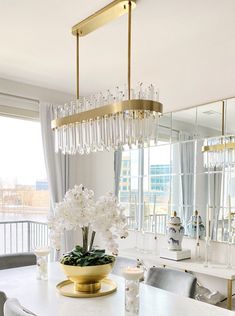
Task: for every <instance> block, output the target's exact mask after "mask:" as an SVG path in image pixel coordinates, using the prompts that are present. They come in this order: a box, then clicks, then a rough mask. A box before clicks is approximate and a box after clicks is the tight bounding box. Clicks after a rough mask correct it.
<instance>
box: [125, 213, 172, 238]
mask: <svg viewBox="0 0 235 316" xmlns="http://www.w3.org/2000/svg"><path fill="white" fill-rule="evenodd" d="M155 217H156V218H155V220H154V216H153V215H148V216H145V217H144V223H143V229H144V230H145V231H148V232H152V233H154V232H156V233H157V234H165V233H166V223H167V218H168V215H167V214H156V215H155ZM127 223H128V227H129V229H135V228H136V221H135V218H134V217H133V216H128V217H127Z"/></svg>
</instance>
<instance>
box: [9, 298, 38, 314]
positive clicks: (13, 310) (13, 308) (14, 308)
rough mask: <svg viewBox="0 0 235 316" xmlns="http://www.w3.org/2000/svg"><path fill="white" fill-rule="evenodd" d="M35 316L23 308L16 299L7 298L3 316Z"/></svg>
mask: <svg viewBox="0 0 235 316" xmlns="http://www.w3.org/2000/svg"><path fill="white" fill-rule="evenodd" d="M30 315H33V316H37V315H36V314H34V313H33V312H31V311H30V310H28V309H26V308H25V307H23V306H22V305H21V304H20V302H19V301H18V300H17V299H16V298H8V299H7V300H6V302H5V304H4V316H30Z"/></svg>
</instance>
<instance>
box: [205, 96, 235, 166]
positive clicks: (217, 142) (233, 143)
mask: <svg viewBox="0 0 235 316" xmlns="http://www.w3.org/2000/svg"><path fill="white" fill-rule="evenodd" d="M202 152H203V155H204V166H205V167H206V168H217V167H218V168H221V167H224V166H231V165H233V164H234V163H235V136H234V135H226V136H225V101H222V119H221V136H219V137H214V138H208V139H206V140H205V141H204V146H203V147H202Z"/></svg>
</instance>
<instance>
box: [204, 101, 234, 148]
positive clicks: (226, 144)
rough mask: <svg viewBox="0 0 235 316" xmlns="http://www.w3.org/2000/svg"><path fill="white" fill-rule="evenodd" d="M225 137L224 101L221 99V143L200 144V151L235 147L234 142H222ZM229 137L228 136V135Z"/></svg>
mask: <svg viewBox="0 0 235 316" xmlns="http://www.w3.org/2000/svg"><path fill="white" fill-rule="evenodd" d="M224 137H225V101H224V100H223V101H222V121H221V144H216V145H210V146H202V152H203V153H207V152H209V153H210V152H221V151H225V150H227V149H231V150H232V149H235V142H227V143H226V142H224ZM228 137H229V136H228Z"/></svg>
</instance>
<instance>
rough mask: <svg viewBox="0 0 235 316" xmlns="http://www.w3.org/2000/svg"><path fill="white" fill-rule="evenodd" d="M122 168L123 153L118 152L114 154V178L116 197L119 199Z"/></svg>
mask: <svg viewBox="0 0 235 316" xmlns="http://www.w3.org/2000/svg"><path fill="white" fill-rule="evenodd" d="M121 167H122V151H121V150H120V149H119V150H116V151H115V153H114V176H115V184H114V185H115V188H114V190H115V191H114V192H115V195H116V196H117V197H118V192H119V183H120V176H121Z"/></svg>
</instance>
